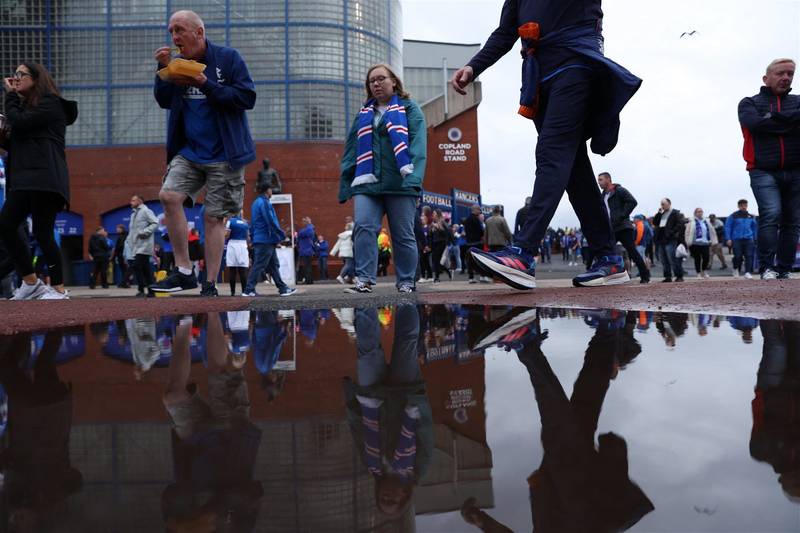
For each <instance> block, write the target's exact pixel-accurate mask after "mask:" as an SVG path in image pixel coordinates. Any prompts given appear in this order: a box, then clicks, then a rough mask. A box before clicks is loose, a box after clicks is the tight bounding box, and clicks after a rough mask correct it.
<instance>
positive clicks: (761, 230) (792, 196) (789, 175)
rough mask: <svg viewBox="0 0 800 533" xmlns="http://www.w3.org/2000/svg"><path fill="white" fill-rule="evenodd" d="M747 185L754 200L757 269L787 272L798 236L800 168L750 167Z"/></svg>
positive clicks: (799, 227)
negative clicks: (766, 170) (767, 168)
mask: <svg viewBox="0 0 800 533" xmlns="http://www.w3.org/2000/svg"><path fill="white" fill-rule="evenodd" d="M750 188H751V189H753V195H754V196H755V197H756V202H757V203H758V263H759V266H760V270H761V272H763V271H764V269H766V268H775V270H777V271H778V272H789V271H791V270H792V265H794V258H795V249H796V246H797V239H798V236H800V170H794V171H786V172H775V173H769V172H763V171H761V170H751V171H750Z"/></svg>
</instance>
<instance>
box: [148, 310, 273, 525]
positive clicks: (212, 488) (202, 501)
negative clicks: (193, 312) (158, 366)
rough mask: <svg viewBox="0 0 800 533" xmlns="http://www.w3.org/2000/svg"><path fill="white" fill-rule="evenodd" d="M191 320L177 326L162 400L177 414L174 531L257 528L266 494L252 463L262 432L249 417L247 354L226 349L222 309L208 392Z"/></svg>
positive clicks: (167, 497) (169, 497) (210, 351)
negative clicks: (194, 355) (194, 365)
mask: <svg viewBox="0 0 800 533" xmlns="http://www.w3.org/2000/svg"><path fill="white" fill-rule="evenodd" d="M191 328H192V319H191V318H184V319H182V320H181V321H180V323H179V324H178V326H177V328H176V330H175V337H174V339H173V344H172V359H171V360H170V364H169V382H168V384H167V388H166V391H165V392H164V397H163V400H164V406H165V407H166V409H167V412H168V414H169V416H170V419H171V420H172V424H173V428H174V429H173V432H172V448H173V460H174V466H175V478H176V479H175V481H176V482H175V483H174V484H172V485H170V486H168V487H167V488H166V489H164V493H163V494H162V505H163V510H164V516H165V520H166V523H167V530H168V531H187V532H188V531H192V532H194V531H209V532H211V531H228V530H231V531H251V530H252V529H253V526H254V525H255V520H256V516H257V513H258V504H259V499H260V498H261V494H262V489H261V484H260V483H259V482H257V481H253V467H254V465H255V458H256V453H257V452H258V446H259V444H260V442H261V430H259V429H258V428H257V427H255V426H254V425H253V424H252V423H251V422H250V420H249V415H250V400H249V397H248V392H247V383H246V382H245V377H244V371H243V369H242V365H243V362H244V358H241V357H236V356H234V354H232V353H230V352H229V351H228V341H227V339H226V338H225V334H224V331H223V328H222V322H221V320H220V316H219V314H218V313H210V314H209V315H208V318H207V335H206V341H207V342H206V350H207V356H208V396H209V400H208V401H206V400H204V399H203V398H202V397H201V396H200V394H199V392H198V388H197V384H196V383H194V382H190V372H191V355H190V351H189V346H190V334H191Z"/></svg>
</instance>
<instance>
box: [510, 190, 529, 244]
mask: <svg viewBox="0 0 800 533" xmlns="http://www.w3.org/2000/svg"><path fill="white" fill-rule="evenodd" d="M530 210H531V197H530V196H528V197H527V198H525V205H523V206H522V207H520V208H519V211H517V216H516V217H515V218H514V237H515V238H516V237H517V235H519V232H520V231H522V226H524V225H525V221H526V220H527V219H528V211H530Z"/></svg>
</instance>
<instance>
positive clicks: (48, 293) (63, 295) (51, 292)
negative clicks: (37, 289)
mask: <svg viewBox="0 0 800 533" xmlns="http://www.w3.org/2000/svg"><path fill="white" fill-rule="evenodd" d="M45 287H46V289H45V292H44V294H42V295H41V296H39V298H37V299H38V300H69V294H68V293H67V291H64V292H58V291H57V290H55V289H54V288H53V287H50V286H48V285H45Z"/></svg>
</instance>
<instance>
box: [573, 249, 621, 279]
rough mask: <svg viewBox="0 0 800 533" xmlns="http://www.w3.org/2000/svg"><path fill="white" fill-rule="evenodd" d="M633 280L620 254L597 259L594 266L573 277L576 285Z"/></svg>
mask: <svg viewBox="0 0 800 533" xmlns="http://www.w3.org/2000/svg"><path fill="white" fill-rule="evenodd" d="M630 280H631V277H630V275H629V274H628V271H627V270H625V262H624V261H623V260H622V257H621V256H619V255H607V256H603V257H598V258H597V259H595V261H594V263H592V266H591V267H590V268H589V270H587V271H586V272H584V273H583V274H578V275H577V276H575V277H574V278H572V284H573V285H575V286H576V287H602V286H604V285H620V284H622V283H627V282H629V281H630Z"/></svg>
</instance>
